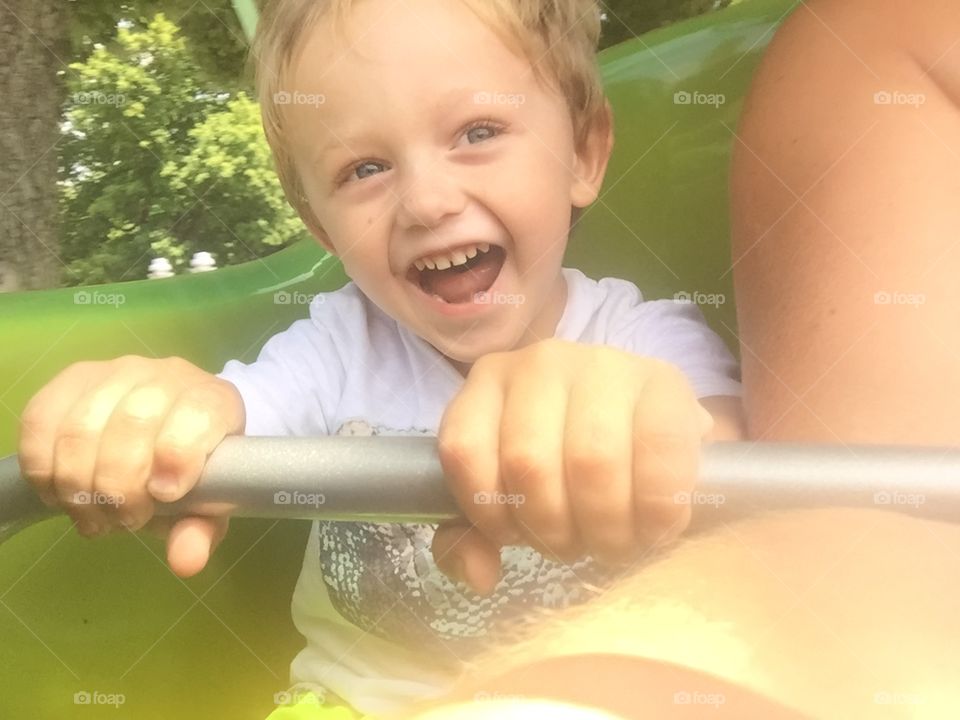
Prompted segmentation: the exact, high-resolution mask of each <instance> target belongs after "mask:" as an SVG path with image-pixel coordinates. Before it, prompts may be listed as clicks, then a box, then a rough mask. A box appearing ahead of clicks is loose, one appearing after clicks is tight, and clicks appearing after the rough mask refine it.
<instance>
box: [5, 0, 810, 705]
mask: <svg viewBox="0 0 960 720" xmlns="http://www.w3.org/2000/svg"><path fill="white" fill-rule="evenodd" d="M793 4H794V3H793V2H792V1H791V0H745V1H744V2H742V3H741V4H738V5H734V6H733V7H731V8H728V9H726V10H724V11H721V12H718V13H714V14H711V15H708V16H704V17H701V18H697V19H694V20H691V21H687V22H685V23H681V24H678V25H674V26H672V27H670V28H666V29H664V30H661V31H657V32H653V33H650V34H648V35H646V36H644V37H643V38H641V39H637V40H633V41H630V42H627V43H624V44H621V45H618V46H616V47H614V48H610V49H608V50H607V51H605V52H604V53H603V55H602V66H603V71H604V77H605V82H606V85H607V89H608V93H609V96H610V98H611V101H612V103H613V106H614V110H615V113H616V148H615V151H614V156H613V158H612V160H611V163H610V167H609V171H608V174H607V179H606V183H605V186H604V190H603V193H602V195H601V198H600V200H599V201H598V202H597V203H595V204H594V206H592V207H591V209H590V210H589V211H588V212H586V213H585V214H584V217H583V218H582V220H581V222H580V224H579V225H578V227H577V228H576V231H575V233H574V237H573V238H572V240H571V243H570V247H569V251H568V257H567V261H566V264H567V265H569V266H574V267H579V268H581V269H582V270H583V271H584V272H586V273H587V274H588V275H590V276H592V277H596V278H599V277H604V276H610V275H612V276H617V277H625V278H629V279H631V280H633V281H634V282H636V283H637V284H638V285H639V286H640V287H641V289H643V290H644V293H645V295H646V296H647V297H651V298H653V297H671V296H673V295H674V294H675V293H678V292H686V293H688V294H689V295H691V297H693V298H694V299H699V301H700V302H706V303H711V302H715V305H711V304H707V305H703V306H702V307H703V309H704V312H705V314H706V315H707V318H708V320H709V321H710V322H711V323H712V324H713V326H714V328H715V329H716V330H718V331H719V332H720V333H721V334H722V335H723V336H724V337H725V338H726V339H727V340H728V341H731V342H730V345H731V348H732V349H735V347H734V345H733V342H732V339H733V337H734V335H733V332H734V329H735V319H734V304H733V297H732V291H731V278H730V276H729V274H727V273H726V271H727V269H728V267H729V260H728V253H729V245H728V241H729V238H728V235H729V231H728V209H727V166H728V160H729V155H730V149H731V147H732V140H733V134H732V132H733V130H734V129H735V126H736V121H737V116H738V113H739V110H740V106H741V103H742V99H743V96H744V92H745V90H746V88H747V86H748V83H749V80H750V77H751V75H752V72H753V70H754V68H755V67H756V64H757V61H758V59H759V57H760V55H761V53H762V51H763V49H764V47H765V46H766V44H767V42H768V41H769V38H770V37H771V35H772V32H773V30H774V29H775V27H776V26H777V24H778V23H779V22H781V21H782V19H783V16H784V15H785V14H786V13H787V12H788V10H789V8H790V7H791V6H792V5H793ZM719 96H722V97H719ZM345 281H346V277H345V276H344V274H343V271H342V268H341V267H340V265H339V263H338V262H337V261H336V260H335V259H332V258H330V257H327V256H325V255H324V253H323V252H322V251H321V250H320V249H319V248H318V247H316V246H314V245H310V244H302V245H298V246H295V247H291V248H288V249H286V250H284V251H281V252H279V253H276V254H275V255H273V256H271V257H268V258H266V259H264V260H263V261H258V262H253V263H249V264H247V265H244V266H239V267H232V268H224V269H222V270H218V271H217V272H214V273H208V274H204V275H197V276H185V277H178V278H174V279H171V280H164V281H142V282H132V283H123V284H117V285H106V286H99V287H91V288H86V289H79V290H77V289H66V290H53V291H46V292H36V293H22V294H14V295H7V296H0V348H2V351H0V378H3V382H2V385H0V456H2V455H7V454H11V453H13V452H14V450H15V442H16V427H17V423H18V417H19V414H20V412H21V410H22V409H23V407H24V405H25V403H26V402H27V400H28V399H29V397H30V396H31V395H32V394H33V393H34V392H36V390H37V389H39V388H40V387H41V386H42V385H43V384H45V383H46V382H47V381H48V380H49V379H50V378H51V377H53V375H55V374H56V373H57V372H59V371H60V370H61V369H63V368H64V367H65V366H67V365H68V364H70V363H72V362H75V361H78V360H93V359H107V358H112V357H116V356H119V355H123V354H141V355H148V356H157V357H163V356H168V355H180V356H183V357H186V358H188V359H190V360H192V361H193V362H195V363H197V364H199V365H201V366H203V367H205V368H207V369H209V370H211V371H219V370H220V368H221V367H222V366H223V363H224V362H225V361H226V360H227V359H229V358H234V357H239V358H241V359H244V360H247V361H249V360H252V359H254V358H255V357H256V354H257V352H258V350H259V348H260V346H261V345H262V344H263V342H264V341H265V340H266V339H267V338H268V337H269V336H270V335H272V334H274V333H276V332H279V331H280V330H282V329H283V328H285V327H286V326H287V325H288V324H289V323H290V322H291V321H292V320H293V319H295V318H298V317H303V316H305V315H306V312H307V308H306V305H305V304H304V303H303V297H304V296H306V295H308V294H310V293H314V292H317V291H322V290H333V289H335V288H337V287H339V286H341V285H342V284H343V283H344V282H345ZM277 293H286V295H277ZM298 293H300V294H301V295H298ZM698 294H699V295H698ZM710 296H715V297H713V298H711V297H710ZM716 296H722V299H723V300H724V302H722V303H720V302H716V301H719V300H720V297H716ZM120 298H122V303H121V301H120ZM284 300H286V301H287V302H284ZM200 307H202V308H203V312H198V308H200ZM307 529H308V523H306V522H290V521H287V522H282V523H275V522H273V521H260V520H234V521H233V522H232V523H231V532H230V534H229V536H228V538H227V540H226V541H225V542H224V543H223V545H222V546H221V547H220V549H219V550H218V552H217V554H216V555H215V557H214V558H213V559H212V561H211V563H210V565H209V567H208V568H207V569H206V570H205V571H204V572H203V573H201V574H200V575H199V576H198V577H196V578H191V579H190V580H187V581H181V580H180V579H178V578H176V577H175V576H174V575H173V574H172V573H171V572H170V571H169V570H168V569H167V567H166V565H165V562H164V548H163V544H162V542H161V541H160V540H159V539H155V538H152V537H147V536H138V535H131V534H128V533H123V534H115V535H111V536H109V537H106V538H102V539H99V540H95V541H88V540H84V539H82V538H80V537H79V536H78V535H77V534H76V533H75V532H74V531H73V530H72V527H71V525H70V523H69V521H68V520H67V519H66V518H58V519H53V520H49V521H46V522H44V523H41V524H40V525H37V526H34V527H32V528H30V529H28V530H26V531H24V532H22V533H20V534H19V535H17V536H15V537H14V538H12V539H11V540H9V541H8V542H6V543H5V544H3V545H0V637H2V638H3V641H2V642H0V688H2V691H0V718H11V719H21V718H23V719H28V718H29V719H30V720H46V719H51V720H52V719H54V718H56V719H60V718H74V717H77V718H111V719H114V720H115V719H117V718H136V719H137V720H154V719H156V720H160V719H161V718H174V717H175V718H180V719H182V720H190V719H194V718H195V719H197V720H199V719H200V718H203V719H205V720H206V719H207V718H227V717H229V718H264V717H266V716H267V715H268V714H269V713H270V712H271V711H272V710H273V709H274V707H275V705H274V697H273V694H274V692H277V691H280V690H283V689H284V688H286V687H287V685H288V666H289V662H290V660H291V659H292V658H293V656H294V655H295V654H296V652H297V651H298V650H299V649H300V646H301V638H300V636H299V635H298V634H297V633H296V631H295V629H294V627H293V625H292V623H291V620H290V598H291V594H292V591H293V587H294V584H295V581H296V577H297V574H298V572H299V569H300V563H301V559H302V553H303V547H304V542H305V537H306V532H307ZM75 693H89V694H91V695H90V696H89V697H91V699H92V700H93V699H96V700H97V701H101V702H103V701H110V700H111V699H112V698H111V697H110V696H111V695H118V694H122V696H123V700H124V702H123V705H122V706H120V707H119V708H116V707H114V706H112V705H103V704H94V703H93V702H91V704H89V705H84V706H81V705H80V704H78V702H77V701H78V700H82V699H83V697H84V696H83V695H80V696H77V698H76V699H75ZM93 693H100V695H98V696H96V697H95V698H94V697H93V695H92V694H93ZM113 699H116V698H113Z"/></svg>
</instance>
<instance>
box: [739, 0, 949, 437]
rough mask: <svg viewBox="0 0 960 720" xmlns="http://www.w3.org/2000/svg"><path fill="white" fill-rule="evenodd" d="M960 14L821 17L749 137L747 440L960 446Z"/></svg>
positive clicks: (829, 13)
mask: <svg viewBox="0 0 960 720" xmlns="http://www.w3.org/2000/svg"><path fill="white" fill-rule="evenodd" d="M958 105H960V4H958V3H957V2H956V0H915V1H914V2H910V3H904V2H901V0H810V1H809V2H806V3H800V5H799V8H798V9H797V10H796V11H795V12H794V13H793V15H792V16H791V17H790V18H789V19H788V20H787V22H786V23H785V24H784V26H783V27H782V28H781V30H780V31H779V32H778V33H777V35H776V37H775V38H774V40H773V42H772V44H771V46H770V48H769V50H768V53H767V55H766V56H765V58H764V60H763V61H762V63H761V66H760V68H759V69H758V72H757V74H756V76H755V79H754V85H753V88H752V90H751V93H750V95H749V97H748V99H747V101H746V103H745V108H744V113H743V115H742V119H741V122H740V126H739V127H738V128H737V131H736V132H737V138H736V142H735V151H734V161H733V168H732V178H731V190H732V216H733V239H732V242H733V262H734V281H735V286H736V296H737V314H738V322H739V334H740V339H741V348H742V363H743V380H744V393H745V394H744V403H745V410H746V414H747V424H748V432H749V434H750V436H751V437H754V438H760V439H765V440H788V439H789V440H800V441H825V442H841V441H842V442H880V443H918V444H948V445H953V444H955V443H957V442H958V441H960V107H958Z"/></svg>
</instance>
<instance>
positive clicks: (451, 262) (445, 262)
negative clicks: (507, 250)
mask: <svg viewBox="0 0 960 720" xmlns="http://www.w3.org/2000/svg"><path fill="white" fill-rule="evenodd" d="M489 249H490V243H476V244H474V245H467V246H465V247H460V248H457V249H456V250H449V251H446V252H442V253H437V254H436V255H430V256H428V257H424V258H420V259H419V260H415V261H414V263H413V264H414V265H415V266H416V268H417V270H425V269H427V268H429V269H430V270H446V269H447V268H448V267H451V266H456V265H463V264H464V263H466V262H467V260H469V259H470V258H472V257H476V255H477V253H478V252H483V253H485V252H487V251H488V250H489Z"/></svg>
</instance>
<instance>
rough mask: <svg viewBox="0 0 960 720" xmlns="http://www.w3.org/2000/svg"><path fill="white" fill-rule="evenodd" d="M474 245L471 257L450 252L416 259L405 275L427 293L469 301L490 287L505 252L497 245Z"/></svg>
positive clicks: (458, 300) (453, 300)
mask: <svg viewBox="0 0 960 720" xmlns="http://www.w3.org/2000/svg"><path fill="white" fill-rule="evenodd" d="M482 247H483V246H481V247H480V248H478V249H477V252H476V254H475V255H473V257H468V256H466V255H465V254H463V253H457V252H453V253H451V254H450V258H452V259H454V260H456V261H458V264H456V265H453V264H450V259H449V258H448V259H447V260H441V261H440V262H431V261H430V260H427V261H419V260H418V261H417V262H416V264H415V265H413V266H411V267H410V270H409V271H408V272H407V279H409V280H410V282H412V283H413V284H414V285H416V286H418V287H419V288H420V289H421V290H423V292H425V293H426V294H427V295H436V296H437V297H439V298H440V299H441V300H443V301H444V302H447V303H451V304H456V303H466V302H472V300H473V297H474V295H476V294H477V293H482V292H486V291H487V290H489V289H490V287H491V286H492V285H493V283H494V282H496V280H497V277H498V276H499V275H500V270H501V269H502V268H503V263H504V260H505V259H506V252H505V251H504V249H503V248H502V247H500V246H498V245H488V246H487V248H488V249H487V250H483V249H482Z"/></svg>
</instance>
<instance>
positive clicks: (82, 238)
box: [60, 14, 306, 284]
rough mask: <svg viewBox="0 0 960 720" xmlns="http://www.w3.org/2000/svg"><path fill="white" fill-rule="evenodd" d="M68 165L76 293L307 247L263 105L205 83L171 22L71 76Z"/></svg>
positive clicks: (67, 254) (108, 50)
mask: <svg viewBox="0 0 960 720" xmlns="http://www.w3.org/2000/svg"><path fill="white" fill-rule="evenodd" d="M71 70H72V73H71V76H70V81H69V86H70V93H69V94H68V106H67V111H66V118H67V121H66V124H65V132H66V134H67V140H66V141H65V142H64V144H63V164H62V168H61V171H62V177H61V183H60V184H61V189H62V206H63V213H64V219H65V223H64V237H63V253H62V254H63V258H64V261H65V262H66V263H67V273H66V277H65V281H66V282H67V284H91V283H100V282H111V281H122V280H131V279H139V278H142V277H143V276H144V273H145V271H146V267H147V264H148V262H149V260H150V258H151V257H152V256H156V255H163V256H166V257H168V258H169V259H170V260H171V262H172V263H173V264H174V265H175V266H177V267H180V268H182V267H183V265H184V264H185V263H186V262H187V260H189V257H190V254H191V253H192V252H193V251H195V250H201V249H202V250H207V251H210V252H213V253H214V254H215V256H216V257H217V258H218V261H219V262H220V264H225V263H232V262H240V261H246V260H251V259H253V258H255V257H262V256H263V255H264V254H267V253H268V252H270V251H272V250H273V249H276V248H277V247H281V246H283V245H286V244H289V243H290V242H293V241H295V240H297V239H299V238H302V237H306V230H305V229H303V228H302V226H301V225H300V224H299V223H297V222H296V215H295V213H294V211H293V210H292V209H291V208H290V207H289V206H288V205H287V204H286V203H285V202H284V200H283V192H282V190H281V188H280V185H279V181H278V180H277V178H276V175H275V173H274V172H273V170H272V165H271V157H270V153H269V149H268V147H267V144H266V141H265V140H264V138H263V135H262V130H261V128H260V117H259V112H258V110H257V107H256V105H255V104H254V103H253V102H252V101H251V100H250V99H249V98H248V97H247V96H246V94H245V93H243V92H242V91H241V92H240V93H238V94H237V96H236V97H235V98H231V96H230V93H229V92H226V91H223V90H222V89H220V88H211V87H210V86H209V85H208V83H205V82H204V79H205V77H206V76H205V74H204V73H203V72H202V71H201V70H200V69H199V67H198V65H197V62H196V58H195V56H194V55H193V54H192V53H191V52H190V51H189V48H188V45H187V42H186V40H185V39H184V38H183V36H182V35H181V34H180V33H179V31H178V29H177V28H176V26H174V25H173V24H172V23H171V22H170V21H169V20H168V19H167V18H166V17H165V16H164V15H162V14H161V15H157V16H156V17H154V18H153V19H152V20H151V21H150V22H149V23H148V24H147V26H146V27H144V28H140V27H137V26H135V25H133V24H132V23H126V24H124V25H123V26H121V27H120V28H119V29H118V31H117V35H116V39H115V41H113V42H112V43H110V45H109V46H106V45H98V46H97V47H96V49H95V50H94V51H93V52H92V53H91V54H90V56H89V57H88V58H87V59H86V60H85V61H84V62H81V63H74V64H73V65H71Z"/></svg>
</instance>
